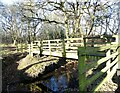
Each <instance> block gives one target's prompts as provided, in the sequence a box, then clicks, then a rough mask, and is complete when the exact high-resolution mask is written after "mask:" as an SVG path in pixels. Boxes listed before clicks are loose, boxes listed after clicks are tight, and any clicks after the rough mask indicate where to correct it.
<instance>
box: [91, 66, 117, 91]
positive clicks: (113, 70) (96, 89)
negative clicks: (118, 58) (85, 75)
mask: <svg viewBox="0 0 120 93" xmlns="http://www.w3.org/2000/svg"><path fill="white" fill-rule="evenodd" d="M116 68H117V64H116V65H115V66H114V67H113V68H112V70H111V72H109V74H108V75H107V76H106V77H105V78H104V79H103V80H102V82H100V84H99V85H97V86H96V87H95V88H94V89H93V91H94V93H96V91H98V90H99V89H100V87H101V86H102V85H103V84H104V83H105V82H106V81H108V80H110V79H111V78H112V77H113V75H114V74H115V73H116Z"/></svg>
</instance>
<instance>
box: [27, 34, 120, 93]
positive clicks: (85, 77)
mask: <svg viewBox="0 0 120 93" xmlns="http://www.w3.org/2000/svg"><path fill="white" fill-rule="evenodd" d="M29 53H30V55H31V56H34V54H40V55H41V54H42V55H52V56H58V57H66V58H72V59H78V68H79V90H80V91H86V90H87V88H88V87H89V86H90V85H91V84H93V83H94V82H95V81H96V80H97V79H98V78H99V77H101V76H102V75H104V74H105V77H104V79H103V80H102V81H101V82H100V83H99V84H97V86H95V88H93V89H92V90H93V91H97V90H98V89H99V88H100V87H101V85H102V84H103V83H105V82H106V81H107V80H108V79H110V78H112V77H113V75H114V74H115V73H116V71H117V75H120V35H114V36H107V37H104V36H96V37H84V38H69V39H55V40H43V41H34V42H32V43H31V44H29ZM100 66H102V67H100ZM98 67H100V69H101V70H99V71H98V72H97V73H92V70H94V69H97V68H98ZM90 72H91V74H90Z"/></svg>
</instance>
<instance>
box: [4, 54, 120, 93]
mask: <svg viewBox="0 0 120 93" xmlns="http://www.w3.org/2000/svg"><path fill="white" fill-rule="evenodd" d="M2 74H3V75H2V81H3V85H2V88H3V91H29V92H30V91H31V92H40V91H46V90H48V89H47V88H46V87H45V86H43V85H45V84H47V85H50V84H48V83H46V82H49V81H50V79H51V77H53V76H54V78H55V79H58V81H60V80H59V79H60V77H61V76H62V75H65V78H66V81H67V84H68V85H67V89H68V90H67V89H66V91H73V90H77V91H78V62H77V60H70V59H67V60H66V61H65V60H64V59H61V58H57V57H51V56H42V57H40V58H35V57H34V58H32V57H30V56H29V55H28V54H27V53H15V54H8V55H6V56H3V60H2ZM41 82H43V83H44V84H43V85H41ZM54 82H55V81H54ZM117 88H118V85H117V84H116V83H114V82H113V81H112V80H109V81H108V82H106V83H105V84H104V85H103V86H102V88H101V89H100V91H115V90H116V89H117ZM44 89H45V90H44ZM49 91H51V90H49ZM46 93H48V92H47V91H46Z"/></svg>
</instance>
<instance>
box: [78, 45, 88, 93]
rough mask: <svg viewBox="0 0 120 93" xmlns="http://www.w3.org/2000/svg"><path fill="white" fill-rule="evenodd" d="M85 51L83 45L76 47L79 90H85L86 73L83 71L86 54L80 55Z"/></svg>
mask: <svg viewBox="0 0 120 93" xmlns="http://www.w3.org/2000/svg"><path fill="white" fill-rule="evenodd" d="M84 53H85V47H81V48H78V72H79V91H80V92H83V91H86V89H85V87H86V73H83V72H84V70H85V68H86V67H85V66H86V64H85V61H86V56H85V55H82V54H84Z"/></svg>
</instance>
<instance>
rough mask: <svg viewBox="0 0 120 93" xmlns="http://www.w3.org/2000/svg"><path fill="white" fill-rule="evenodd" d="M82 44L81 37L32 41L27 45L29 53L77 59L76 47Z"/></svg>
mask: <svg viewBox="0 0 120 93" xmlns="http://www.w3.org/2000/svg"><path fill="white" fill-rule="evenodd" d="M83 44H84V43H83V38H69V39H55V40H43V41H34V42H32V43H31V44H30V45H29V53H30V54H31V55H32V56H33V55H34V53H37V54H43V55H53V56H59V57H67V58H74V59H78V56H77V49H78V46H83Z"/></svg>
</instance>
